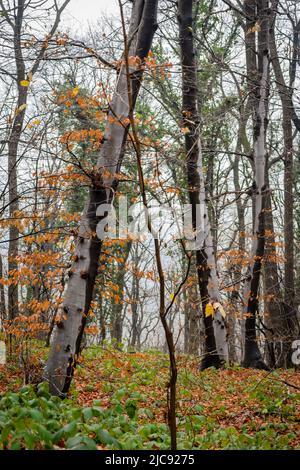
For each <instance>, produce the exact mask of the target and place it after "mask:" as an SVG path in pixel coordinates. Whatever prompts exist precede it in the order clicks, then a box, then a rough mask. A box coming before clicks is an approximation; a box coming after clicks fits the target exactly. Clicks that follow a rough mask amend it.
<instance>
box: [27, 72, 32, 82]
mask: <svg viewBox="0 0 300 470" xmlns="http://www.w3.org/2000/svg"><path fill="white" fill-rule="evenodd" d="M27 79H28V80H29V81H30V82H31V80H32V72H31V70H30V72H28V74H27Z"/></svg>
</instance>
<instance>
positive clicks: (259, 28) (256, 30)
mask: <svg viewBox="0 0 300 470" xmlns="http://www.w3.org/2000/svg"><path fill="white" fill-rule="evenodd" d="M259 31H261V27H260V24H259V23H258V22H256V23H255V25H254V26H252V28H249V29H248V31H247V32H246V36H248V34H251V33H258V32H259Z"/></svg>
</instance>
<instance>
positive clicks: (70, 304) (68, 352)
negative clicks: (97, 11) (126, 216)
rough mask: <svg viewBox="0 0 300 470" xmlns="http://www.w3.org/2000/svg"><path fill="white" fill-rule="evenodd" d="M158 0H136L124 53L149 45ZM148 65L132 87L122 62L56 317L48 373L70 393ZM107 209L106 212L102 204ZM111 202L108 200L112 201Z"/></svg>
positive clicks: (57, 389) (133, 77) (59, 391)
mask: <svg viewBox="0 0 300 470" xmlns="http://www.w3.org/2000/svg"><path fill="white" fill-rule="evenodd" d="M157 3H158V0H136V1H135V2H134V3H133V7H132V8H133V9H132V14H131V23H130V30H129V36H128V37H129V39H130V42H129V50H128V51H125V55H127V54H128V56H137V57H139V58H140V59H141V61H143V59H144V58H145V57H146V56H147V55H148V52H149V50H150V47H151V44H152V39H153V35H154V32H155V30H156V27H157V23H156V21H157V20H156V17H157ZM142 73H143V69H142V68H141V66H140V64H137V65H136V66H131V69H130V83H129V84H130V87H131V90H128V82H127V73H126V67H125V65H122V66H121V69H120V72H119V76H118V80H117V85H116V91H115V93H114V96H113V100H112V102H111V104H110V106H109V109H110V112H109V115H108V120H107V125H106V130H105V135H104V142H103V145H102V148H101V151H100V155H99V159H98V164H97V171H96V173H95V175H94V178H93V181H92V186H91V188H90V192H89V197H88V200H87V202H86V205H85V210H84V213H83V215H82V218H81V221H80V225H79V234H78V238H77V242H76V248H75V260H74V262H73V263H72V267H71V270H70V278H69V281H68V284H67V287H66V290H65V294H64V301H63V305H62V307H61V309H60V315H59V319H58V320H57V324H56V329H55V335H54V338H53V343H52V347H51V351H50V355H49V358H48V361H47V365H46V371H45V374H46V377H47V379H48V380H49V383H50V390H51V393H52V394H54V395H60V396H65V395H66V393H67V392H68V390H69V387H70V384H71V380H72V376H73V372H74V367H75V365H76V359H77V354H78V352H79V347H80V342H81V338H82V334H83V331H84V326H85V322H86V316H87V315H88V312H89V308H90V304H91V300H92V297H93V290H94V285H95V279H96V275H97V270H98V264H99V255H100V251H101V245H102V242H101V240H99V239H98V238H97V236H96V234H95V231H96V227H97V224H98V223H99V222H100V221H101V223H102V224H103V223H105V218H106V216H107V214H108V211H109V209H108V208H109V207H110V205H111V202H112V198H113V194H114V191H115V189H116V187H117V184H118V181H117V178H116V173H118V171H119V169H120V166H121V162H122V158H123V155H124V148H125V143H126V138H127V135H128V130H129V124H128V117H129V115H130V114H131V112H132V109H130V104H129V96H131V103H132V106H134V105H135V102H136V98H137V96H138V92H139V89H140V84H141V79H142ZM120 123H121V125H120ZM104 204H105V205H106V206H103V207H104V210H105V214H104V216H99V215H97V214H99V213H101V210H102V209H101V206H102V205H104ZM107 204H108V206H107Z"/></svg>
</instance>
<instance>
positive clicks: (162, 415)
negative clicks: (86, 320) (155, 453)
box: [0, 347, 300, 450]
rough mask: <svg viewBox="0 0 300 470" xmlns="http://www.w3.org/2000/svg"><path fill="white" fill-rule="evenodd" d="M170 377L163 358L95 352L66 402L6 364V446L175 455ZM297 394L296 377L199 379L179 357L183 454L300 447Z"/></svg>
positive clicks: (215, 375)
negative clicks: (168, 408)
mask: <svg viewBox="0 0 300 470" xmlns="http://www.w3.org/2000/svg"><path fill="white" fill-rule="evenodd" d="M41 354H42V356H43V355H44V354H45V351H42V352H41ZM167 380H168V358H167V356H166V355H165V354H162V353H160V352H158V351H149V352H147V353H139V352H136V353H128V352H124V351H116V350H114V349H112V348H110V347H108V348H107V349H101V348H99V347H95V348H89V349H87V350H86V351H85V352H84V354H83V357H82V358H81V361H80V364H79V365H78V367H77V369H76V373H75V379H74V381H73V385H72V389H71V392H70V397H69V399H68V400H64V401H61V400H60V399H58V398H52V397H50V395H49V394H48V391H47V386H46V384H41V385H40V386H39V387H38V388H36V387H33V386H27V387H23V384H22V381H23V376H22V371H21V370H19V369H18V368H17V367H16V366H0V394H1V398H0V433H1V434H0V449H1V448H6V449H19V448H28V449H48V448H50V449H63V448H68V449H105V448H108V449H130V450H133V449H168V448H169V446H170V439H169V432H168V427H167V424H166V390H167V389H166V386H167ZM299 391H300V373H299V372H298V373H297V372H295V371H293V370H285V371H283V370H276V371H273V372H266V371H256V370H249V369H242V368H240V367H238V366H235V367H231V368H228V369H225V370H215V369H209V370H206V371H204V372H199V370H198V359H196V358H193V357H191V356H186V355H180V356H179V357H178V391H177V398H178V401H177V417H178V448H180V449H185V450H187V449H290V448H298V449H299V448H300V425H299V423H300V400H299V398H300V393H299Z"/></svg>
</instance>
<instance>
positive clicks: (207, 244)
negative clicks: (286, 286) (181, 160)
mask: <svg viewBox="0 0 300 470" xmlns="http://www.w3.org/2000/svg"><path fill="white" fill-rule="evenodd" d="M193 5H194V1H193V0H185V1H184V0H179V1H178V24H179V36H180V38H179V40H180V49H181V61H182V118H183V126H184V128H186V129H187V132H186V133H185V150H186V163H187V179H188V189H189V200H190V204H191V206H192V222H193V229H194V230H195V231H196V232H197V230H198V229H199V227H198V223H199V222H200V221H201V224H202V228H203V233H202V237H203V243H202V246H201V247H199V248H197V250H196V263H197V276H198V284H199V290H200V295H201V303H202V311H203V320H204V327H205V356H204V358H203V361H202V364H201V367H202V368H206V367H210V366H215V367H220V365H221V364H222V363H223V362H224V361H227V360H228V345H227V335H226V328H225V323H224V320H223V317H222V315H221V314H220V313H219V311H218V309H216V312H215V315H214V316H212V315H211V316H206V309H207V305H208V303H210V302H212V303H214V302H219V300H220V299H219V291H218V280H217V275H216V267H215V258H214V251H213V239H212V234H211V227H210V223H209V220H208V211H207V204H206V194H205V182H204V178H203V168H202V152H201V143H200V130H199V128H200V116H199V111H198V106H197V102H198V84H197V61H196V54H195V46H194V38H193V26H194V22H193ZM199 211H200V212H202V214H200V217H199Z"/></svg>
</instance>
